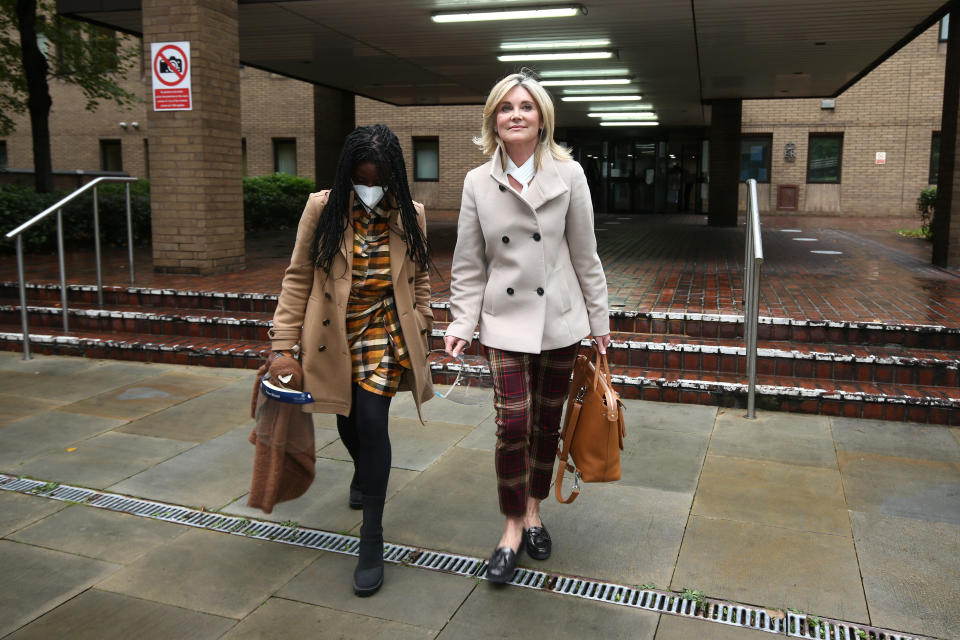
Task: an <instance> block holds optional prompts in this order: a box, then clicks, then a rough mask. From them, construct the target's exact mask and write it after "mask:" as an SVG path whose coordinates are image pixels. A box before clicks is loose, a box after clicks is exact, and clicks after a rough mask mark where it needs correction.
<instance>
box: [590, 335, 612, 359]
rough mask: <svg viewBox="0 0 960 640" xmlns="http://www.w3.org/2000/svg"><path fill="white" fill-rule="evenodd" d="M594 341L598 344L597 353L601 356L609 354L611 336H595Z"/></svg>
mask: <svg viewBox="0 0 960 640" xmlns="http://www.w3.org/2000/svg"><path fill="white" fill-rule="evenodd" d="M593 341H594V342H596V343H597V351H599V352H600V353H601V354H606V353H607V347H609V346H610V334H609V333H608V334H606V335H603V336H593Z"/></svg>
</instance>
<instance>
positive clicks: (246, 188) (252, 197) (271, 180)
mask: <svg viewBox="0 0 960 640" xmlns="http://www.w3.org/2000/svg"><path fill="white" fill-rule="evenodd" d="M314 190H315V187H314V183H313V180H310V179H309V178H298V177H297V176H291V175H287V174H285V173H275V174H273V175H269V176H257V177H247V178H244V179H243V221H244V227H245V228H246V229H247V230H248V231H251V230H258V229H270V230H275V229H289V228H291V227H296V226H297V223H298V222H299V221H300V214H301V213H302V212H303V207H304V205H305V204H306V203H307V196H309V195H310V193H311V192H312V191H314Z"/></svg>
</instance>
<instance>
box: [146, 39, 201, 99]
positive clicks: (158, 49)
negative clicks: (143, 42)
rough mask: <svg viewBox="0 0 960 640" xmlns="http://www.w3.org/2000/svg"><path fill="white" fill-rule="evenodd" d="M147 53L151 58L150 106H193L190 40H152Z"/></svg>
mask: <svg viewBox="0 0 960 640" xmlns="http://www.w3.org/2000/svg"><path fill="white" fill-rule="evenodd" d="M150 53H151V56H150V58H151V60H153V110H154V111H190V110H191V109H193V96H192V94H191V88H190V43H189V42H154V43H153V44H151V45H150Z"/></svg>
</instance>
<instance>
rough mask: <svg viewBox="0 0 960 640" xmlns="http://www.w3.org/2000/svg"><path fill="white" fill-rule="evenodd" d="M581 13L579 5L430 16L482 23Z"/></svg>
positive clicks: (434, 19)
mask: <svg viewBox="0 0 960 640" xmlns="http://www.w3.org/2000/svg"><path fill="white" fill-rule="evenodd" d="M581 11H583V7H580V6H579V5H569V6H562V7H541V8H533V7H531V8H526V9H494V10H480V11H438V12H436V13H434V14H433V15H432V16H430V19H431V20H433V21H434V22H483V21H486V20H530V19H534V18H570V17H573V16H575V15H578V14H579V13H580V12H581Z"/></svg>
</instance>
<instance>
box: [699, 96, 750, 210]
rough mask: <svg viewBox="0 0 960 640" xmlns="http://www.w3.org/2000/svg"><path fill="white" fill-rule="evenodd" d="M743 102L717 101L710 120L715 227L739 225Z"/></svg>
mask: <svg viewBox="0 0 960 640" xmlns="http://www.w3.org/2000/svg"><path fill="white" fill-rule="evenodd" d="M742 111H743V101H742V100H739V99H737V100H714V101H713V106H712V109H711V113H712V115H711V118H710V187H709V189H710V192H709V200H710V205H709V207H710V211H709V214H708V216H707V223H708V224H709V225H710V226H712V227H733V226H736V224H737V206H738V204H737V198H738V187H739V183H740V120H741V115H742Z"/></svg>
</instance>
